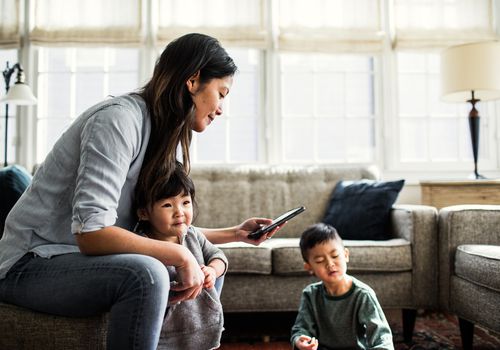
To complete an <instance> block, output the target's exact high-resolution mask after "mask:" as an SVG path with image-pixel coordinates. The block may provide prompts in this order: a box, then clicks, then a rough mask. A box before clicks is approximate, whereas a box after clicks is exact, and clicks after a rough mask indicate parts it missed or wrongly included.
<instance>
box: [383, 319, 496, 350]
mask: <svg viewBox="0 0 500 350" xmlns="http://www.w3.org/2000/svg"><path fill="white" fill-rule="evenodd" d="M391 329H392V331H393V338H394V347H395V349H396V350H406V349H408V350H410V349H411V350H420V349H445V350H446V349H461V348H462V341H461V338H460V330H459V327H458V320H457V318H456V317H455V316H452V315H448V314H444V313H441V312H437V313H436V312H424V313H420V314H419V315H418V316H417V320H416V322H415V330H414V332H413V339H412V343H411V344H405V343H404V342H403V334H402V333H403V330H402V326H401V324H400V322H391ZM474 349H478V350H498V349H500V337H499V336H498V335H494V334H492V333H490V332H488V331H486V330H484V329H483V328H481V327H475V329H474Z"/></svg>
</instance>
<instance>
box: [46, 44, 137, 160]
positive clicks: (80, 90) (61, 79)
mask: <svg viewBox="0 0 500 350" xmlns="http://www.w3.org/2000/svg"><path fill="white" fill-rule="evenodd" d="M38 57H39V59H38V109H37V110H38V116H37V117H38V125H37V140H38V141H37V147H38V149H37V162H42V161H43V159H44V158H45V156H46V154H47V152H48V151H49V150H50V149H51V148H52V145H53V143H54V142H55V141H56V140H57V139H58V138H59V136H60V135H61V133H62V131H63V130H64V129H66V127H67V126H68V125H69V124H70V123H71V122H72V120H73V119H74V118H76V117H77V116H78V115H79V114H80V113H82V112H83V111H85V110H86V109H88V108H89V107H91V106H93V105H95V104H96V103H98V102H100V101H102V100H103V99H104V98H105V97H106V96H108V95H120V94H123V93H128V92H131V91H133V90H136V89H137V88H138V84H139V82H138V81H139V78H138V77H139V59H138V58H139V51H138V49H115V48H106V47H99V48H40V49H39V55H38ZM56 125H58V126H57V127H56Z"/></svg>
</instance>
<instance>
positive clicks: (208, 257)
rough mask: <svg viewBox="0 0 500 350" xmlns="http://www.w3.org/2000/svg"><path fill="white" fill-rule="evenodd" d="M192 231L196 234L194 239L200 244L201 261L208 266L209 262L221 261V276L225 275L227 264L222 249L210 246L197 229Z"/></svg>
mask: <svg viewBox="0 0 500 350" xmlns="http://www.w3.org/2000/svg"><path fill="white" fill-rule="evenodd" d="M193 229H194V231H195V232H196V238H197V239H198V242H199V243H200V247H201V251H202V253H203V260H204V261H205V262H206V264H209V263H210V261H212V260H214V259H220V260H222V262H223V263H224V265H225V267H224V272H223V273H222V275H225V274H226V271H227V267H228V264H229V263H228V260H227V257H226V255H225V254H224V252H223V251H222V249H220V248H219V247H217V246H216V245H214V244H212V243H211V242H210V241H209V240H208V239H207V237H206V236H205V235H204V234H203V233H202V232H201V231H200V230H198V229H197V228H193Z"/></svg>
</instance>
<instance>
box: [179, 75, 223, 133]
mask: <svg viewBox="0 0 500 350" xmlns="http://www.w3.org/2000/svg"><path fill="white" fill-rule="evenodd" d="M187 85H188V89H189V91H190V92H191V95H192V96H193V103H194V113H195V116H194V121H193V126H192V129H193V130H194V131H196V132H203V131H204V130H205V129H206V127H207V126H208V125H210V123H212V122H213V121H214V119H215V118H216V117H217V116H219V115H221V114H222V104H223V102H224V98H225V97H226V96H227V94H228V93H229V90H230V89H231V86H232V85H233V77H232V76H228V77H224V78H215V79H212V80H210V81H209V82H208V83H205V84H203V85H200V82H199V77H197V76H193V77H192V78H191V79H190V80H188V82H187Z"/></svg>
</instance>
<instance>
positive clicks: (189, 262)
mask: <svg viewBox="0 0 500 350" xmlns="http://www.w3.org/2000/svg"><path fill="white" fill-rule="evenodd" d="M175 269H176V271H177V282H178V283H177V284H175V285H173V286H171V289H172V290H173V291H176V292H178V293H176V294H175V295H174V296H173V297H172V298H170V300H169V304H175V303H178V302H181V301H184V300H189V299H195V298H196V297H197V296H198V295H199V294H200V293H201V290H202V289H203V281H204V280H205V274H204V273H203V271H202V270H201V267H200V265H199V264H198V262H197V261H196V259H195V257H194V256H193V254H192V253H191V252H190V251H189V250H188V249H186V252H185V259H184V263H183V264H182V265H179V266H176V267H175Z"/></svg>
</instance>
